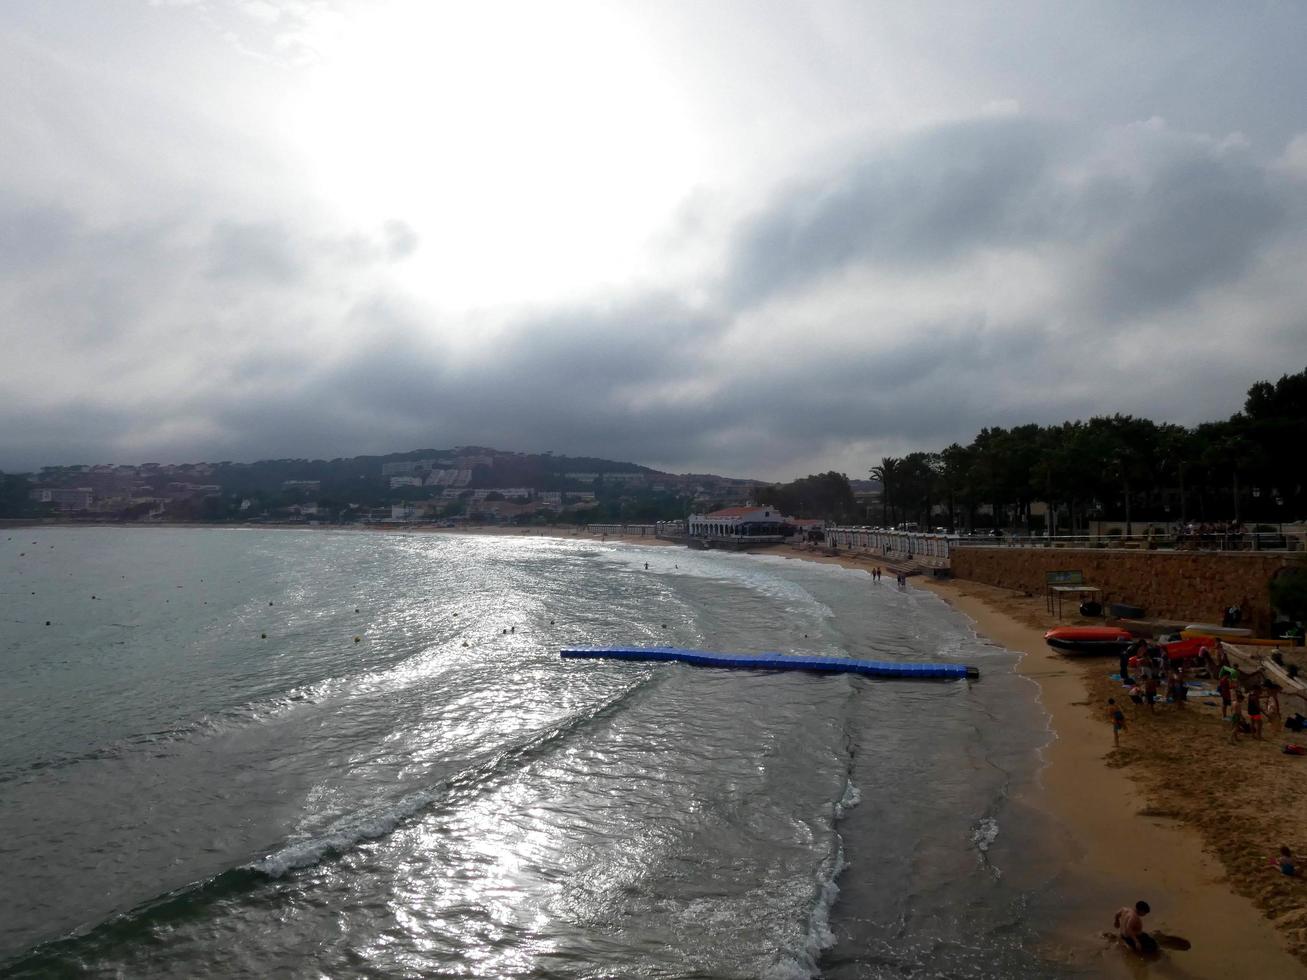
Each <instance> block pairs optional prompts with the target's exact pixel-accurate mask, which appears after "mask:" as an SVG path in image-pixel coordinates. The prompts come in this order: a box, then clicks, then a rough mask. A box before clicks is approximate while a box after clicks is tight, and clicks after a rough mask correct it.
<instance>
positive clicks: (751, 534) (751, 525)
mask: <svg viewBox="0 0 1307 980" xmlns="http://www.w3.org/2000/svg"><path fill="white" fill-rule="evenodd" d="M787 524H788V521H787V520H786V518H785V516H784V515H782V514H781V512H780V511H779V510H777V509H776V508H774V507H770V506H766V505H764V506H761V507H760V506H758V505H756V504H748V505H746V506H744V507H727V508H725V509H724V510H715V511H713V512H712V513H711V514H691V515H690V519H689V521H688V522H687V526H688V527H689V533H690V537H692V538H714V539H721V538H727V539H734V540H740V539H746V538H747V539H748V540H750V541H756V542H759V543H761V542H763V541H767V540H774V541H780V540H781V539H782V538H783V537H784V536H785V532H786V531H787V530H788V529H787V527H786V525H787Z"/></svg>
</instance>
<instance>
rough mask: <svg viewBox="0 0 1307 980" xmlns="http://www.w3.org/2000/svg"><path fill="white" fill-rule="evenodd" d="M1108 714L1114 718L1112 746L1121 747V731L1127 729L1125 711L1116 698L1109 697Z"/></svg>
mask: <svg viewBox="0 0 1307 980" xmlns="http://www.w3.org/2000/svg"><path fill="white" fill-rule="evenodd" d="M1107 716H1108V718H1110V719H1111V720H1112V746H1113V748H1118V749H1119V748H1120V747H1121V733H1122V732H1123V731H1125V712H1124V711H1122V710H1121V708H1120V707H1119V706H1118V705H1117V703H1116V698H1108V699H1107Z"/></svg>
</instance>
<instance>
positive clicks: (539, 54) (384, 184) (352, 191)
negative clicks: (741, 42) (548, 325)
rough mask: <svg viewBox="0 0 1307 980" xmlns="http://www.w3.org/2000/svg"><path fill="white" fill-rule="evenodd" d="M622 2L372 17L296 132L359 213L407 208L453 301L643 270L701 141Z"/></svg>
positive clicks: (584, 283)
mask: <svg viewBox="0 0 1307 980" xmlns="http://www.w3.org/2000/svg"><path fill="white" fill-rule="evenodd" d="M655 54H656V52H653V51H650V50H649V49H648V48H647V47H646V46H644V45H643V44H642V43H641V38H640V36H639V35H638V33H637V31H636V30H635V27H634V25H631V24H629V23H627V22H624V20H623V18H622V16H621V12H620V10H619V9H618V8H615V7H610V6H608V5H603V4H599V5H594V6H589V5H577V6H574V7H557V6H554V5H546V4H497V3H495V4H485V5H443V4H422V3H417V4H402V5H398V6H395V7H376V8H372V9H366V10H361V11H358V12H357V13H356V15H355V17H354V18H353V19H352V21H351V23H350V25H349V29H348V32H347V33H346V35H345V36H344V37H342V38H341V39H340V40H339V41H338V43H336V44H334V45H332V47H331V49H330V51H329V52H328V53H327V54H326V55H324V56H323V57H322V58H321V59H320V60H319V61H318V62H316V63H315V64H313V65H311V66H309V67H307V68H306V69H305V70H304V76H305V77H304V78H303V80H302V81H301V82H300V83H299V84H298V85H297V86H296V96H295V98H294V99H293V104H292V107H291V110H290V116H291V120H292V128H291V131H290V132H289V133H288V134H287V136H288V138H289V139H290V140H292V141H293V142H294V143H295V144H297V147H298V149H299V151H300V153H301V155H302V157H303V158H304V159H305V160H307V161H309V167H310V170H309V173H308V174H307V177H308V178H309V181H310V183H311V186H312V187H313V189H314V190H315V191H316V192H317V193H318V194H320V195H321V197H322V198H323V199H324V200H325V201H328V202H330V204H331V205H332V206H333V207H338V208H339V209H340V213H341V215H342V216H343V217H344V218H346V219H347V220H352V221H355V222H358V223H361V224H367V223H373V222H378V221H382V220H385V219H388V218H394V217H401V218H402V219H403V220H404V221H405V222H406V223H407V224H409V225H411V226H412V227H413V229H414V230H415V232H416V234H417V235H418V237H419V238H420V241H421V248H420V250H419V251H418V253H417V255H416V256H415V258H414V260H413V261H412V262H411V263H410V265H409V267H408V269H407V271H406V283H407V284H408V285H409V286H410V288H413V289H414V290H415V291H417V292H418V293H420V294H421V295H424V296H426V297H427V298H429V299H430V300H432V301H433V302H434V303H435V304H437V305H438V306H442V307H454V308H462V307H466V306H469V305H492V306H493V305H500V304H513V303H521V302H543V301H549V300H555V299H559V298H561V297H565V296H568V295H574V294H575V293H576V292H577V291H578V290H581V289H585V288H591V287H593V286H594V284H596V283H604V282H608V283H621V282H624V281H626V280H629V279H630V278H631V277H632V276H633V275H635V274H637V273H638V272H642V271H645V270H644V267H643V263H644V260H645V256H644V252H645V249H646V247H647V244H648V240H649V239H650V238H651V237H652V236H653V235H655V234H656V233H657V232H658V231H659V230H660V228H661V226H662V223H663V222H664V221H665V216H666V214H667V213H668V212H669V211H671V210H673V209H674V208H675V207H676V205H677V203H678V202H679V201H680V200H681V199H682V198H683V197H684V196H685V195H686V194H687V193H688V192H689V191H690V189H692V187H693V185H694V181H695V179H696V174H697V173H699V172H700V170H701V166H702V162H701V160H700V159H699V157H700V155H701V152H702V149H701V146H700V142H699V140H698V138H697V135H696V134H695V133H694V132H693V131H692V129H691V128H690V117H689V116H688V114H687V113H685V112H684V111H683V107H682V106H681V104H680V103H681V101H682V100H683V99H684V98H685V93H683V92H681V91H680V90H679V89H678V87H677V85H676V80H675V78H674V77H672V76H671V74H670V65H669V64H667V63H665V62H663V63H660V62H659V61H658V60H657V58H656V57H655Z"/></svg>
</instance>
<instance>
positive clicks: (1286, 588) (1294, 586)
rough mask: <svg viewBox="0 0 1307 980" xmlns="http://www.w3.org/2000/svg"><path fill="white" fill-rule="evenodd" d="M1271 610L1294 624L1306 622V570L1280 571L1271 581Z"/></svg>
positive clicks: (1299, 567)
mask: <svg viewBox="0 0 1307 980" xmlns="http://www.w3.org/2000/svg"><path fill="white" fill-rule="evenodd" d="M1269 588H1270V593H1271V608H1273V609H1275V610H1277V611H1279V612H1282V613H1284V615H1286V616H1288V617H1289V618H1290V619H1291V620H1293V621H1294V622H1295V623H1301V622H1303V621H1304V620H1307V568H1304V567H1303V566H1302V565H1301V564H1300V565H1298V567H1296V568H1285V569H1281V570H1280V572H1279V573H1278V574H1277V575H1276V576H1275V577H1274V578H1272V579H1271V582H1270V586H1269Z"/></svg>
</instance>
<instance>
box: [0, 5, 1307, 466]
mask: <svg viewBox="0 0 1307 980" xmlns="http://www.w3.org/2000/svg"><path fill="white" fill-rule="evenodd" d="M1303 37H1307V6H1304V5H1301V4H1297V3H1291V2H1270V3H1257V2H1249V3H1246V4H1228V3H1222V4H1218V3H1206V2H1199V0H1186V2H1161V0H1159V2H1147V3H1138V2H1127V3H1113V2H1108V0H1092V2H1083V3H1081V2H1073V0H1068V2H1063V3H1056V4H1051V3H1045V2H1031V3H1023V2H1019V0H1018V2H995V3H987V2H980V0H977V2H966V3H961V2H948V3H933V2H921V0H914V2H903V3H886V4H878V3H866V2H857V3H840V2H825V0H814V2H810V3H795V2H788V3H779V2H772V0H742V2H730V0H714V2H712V3H703V2H702V0H690V2H675V0H667V2H658V3H648V2H644V0H631V2H622V0H607V2H603V3H580V2H577V3H572V2H562V0H553V2H550V0H532V2H525V3H508V2H497V0H478V2H476V3H471V2H466V3H441V2H437V0H413V2H402V0H395V2H384V0H373V2H366V3H361V2H360V3H354V2H349V0H283V2H279V3H278V2H272V0H154V2H149V0H118V2H114V3H104V2H102V0H61V2H59V3H48V2H45V0H7V2H6V3H4V4H2V5H0V468H2V469H6V470H9V471H22V470H29V469H35V468H37V467H40V466H42V465H55V464H72V463H99V462H119V463H134V462H143V461H157V462H186V461H198V460H211V461H218V460H237V461H239V460H255V459H262V458H282V457H309V458H332V457H337V456H353V455H359V454H370V453H388V452H399V451H405V450H410V449H418V448H426V447H434V448H444V447H449V446H454V445H485V446H493V447H495V448H499V449H506V450H516V451H522V452H544V451H552V452H555V453H559V454H568V455H594V456H603V457H608V458H612V459H621V460H630V461H633V462H637V463H641V464H644V465H649V466H654V467H657V468H660V469H664V470H669V471H673V472H715V473H721V474H725V475H731V476H741V477H755V478H760V479H769V480H788V479H793V478H795V477H797V476H802V475H805V474H808V473H813V472H824V471H826V470H831V469H835V470H839V471H842V472H845V473H847V474H848V475H849V476H851V477H854V478H858V477H865V476H866V473H867V470H868V468H869V467H871V466H873V465H875V464H876V463H877V462H878V461H879V460H880V458H881V457H882V456H885V455H902V454H903V453H905V452H910V451H913V450H933V449H940V448H943V447H944V446H946V445H948V444H949V443H951V442H953V441H960V442H963V443H966V442H968V441H970V439H971V438H972V437H973V436H974V435H975V433H976V432H977V431H978V430H979V429H980V428H981V427H982V426H986V425H1016V424H1022V423H1026V422H1038V423H1042V424H1055V423H1058V422H1061V421H1063V420H1066V419H1075V418H1088V417H1090V416H1092V415H1096V414H1111V413H1114V412H1123V413H1131V414H1136V415H1143V416H1147V417H1150V418H1153V419H1156V420H1158V421H1171V422H1179V423H1182V424H1190V425H1192V424H1195V423H1198V422H1202V421H1207V420H1212V419H1218V418H1225V417H1227V416H1229V415H1230V414H1231V413H1233V412H1235V411H1237V410H1238V409H1239V408H1240V407H1241V406H1242V403H1243V398H1244V396H1245V393H1246V391H1247V388H1248V386H1249V385H1250V384H1252V383H1253V382H1255V381H1257V380H1261V379H1267V378H1269V379H1275V378H1278V377H1280V376H1281V375H1282V374H1285V373H1294V372H1297V371H1301V370H1303V369H1304V368H1305V367H1307V275H1304V271H1303V270H1305V269H1307V221H1305V220H1304V218H1305V217H1307V99H1304V98H1302V93H1303V92H1307V59H1304V58H1303V57H1302V56H1301V39H1302V38H1303Z"/></svg>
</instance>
